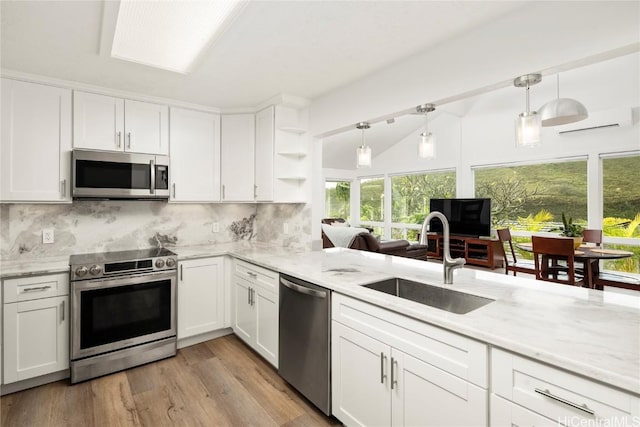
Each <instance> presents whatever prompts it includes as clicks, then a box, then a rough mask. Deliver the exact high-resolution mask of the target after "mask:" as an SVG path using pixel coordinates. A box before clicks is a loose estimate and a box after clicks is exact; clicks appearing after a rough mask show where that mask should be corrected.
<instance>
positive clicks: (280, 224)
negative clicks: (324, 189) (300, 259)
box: [0, 200, 311, 259]
mask: <svg viewBox="0 0 640 427" xmlns="http://www.w3.org/2000/svg"><path fill="white" fill-rule="evenodd" d="M285 223H287V228H288V233H284V224H285ZM47 228H50V229H53V230H54V243H52V244H46V245H45V244H43V243H42V230H43V229H47ZM214 230H217V231H214ZM240 239H253V240H257V241H262V242H269V243H274V244H276V245H280V246H286V247H291V248H294V249H309V248H310V247H311V209H310V207H309V206H308V205H306V204H276V203H274V204H251V203H249V204H239V203H238V204H227V203H224V204H223V203H218V204H170V203H163V202H154V201H112V200H110V201H77V202H73V203H72V204H64V205H44V204H43V205H40V204H3V205H0V255H1V256H2V258H4V259H19V258H36V257H43V256H60V255H68V254H72V253H76V254H77V253H90V252H102V251H116V250H127V249H135V248H146V247H150V246H157V245H162V246H165V247H169V248H170V247H172V246H184V245H197V244H215V243H221V242H230V241H234V240H240Z"/></svg>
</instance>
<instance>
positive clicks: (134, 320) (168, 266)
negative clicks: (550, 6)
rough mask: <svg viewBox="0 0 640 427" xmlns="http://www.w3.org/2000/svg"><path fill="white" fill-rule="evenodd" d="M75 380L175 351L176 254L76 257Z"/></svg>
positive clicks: (73, 293) (73, 284) (73, 274)
mask: <svg viewBox="0 0 640 427" xmlns="http://www.w3.org/2000/svg"><path fill="white" fill-rule="evenodd" d="M69 263H70V266H71V272H70V276H71V382H72V383H76V382H79V381H84V380H88V379H90V378H95V377H98V376H101V375H105V374H109V373H111V372H116V371H120V370H123V369H126V368H129V367H132V366H137V365H141V364H144V363H147V362H151V361H154V360H158V359H163V358H166V357H170V356H174V355H175V354H176V282H177V266H176V264H177V262H176V255H175V254H174V253H173V252H171V251H169V250H166V249H148V250H134V251H120V252H107V253H101V254H84V255H72V256H71V258H70V261H69Z"/></svg>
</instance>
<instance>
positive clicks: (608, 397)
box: [491, 349, 640, 425]
mask: <svg viewBox="0 0 640 427" xmlns="http://www.w3.org/2000/svg"><path fill="white" fill-rule="evenodd" d="M491 366H492V391H493V393H495V394H498V395H500V396H502V397H504V398H506V399H508V400H510V401H512V402H514V403H517V404H518V405H521V406H523V407H525V408H528V409H531V410H532V411H534V412H536V413H538V414H541V415H543V416H545V417H547V418H550V419H552V420H565V419H566V420H569V419H581V418H583V419H586V420H597V419H600V420H614V419H615V420H625V419H626V421H627V424H626V425H631V422H632V419H633V417H638V416H640V397H638V396H634V395H631V394H629V393H625V392H623V391H620V390H617V389H614V388H611V387H607V386H605V385H602V384H600V383H596V382H594V381H590V380H588V379H586V378H582V377H580V376H578V375H574V374H571V373H569V372H565V371H563V370H561V369H557V368H553V367H551V366H547V365H544V364H542V363H538V362H535V361H533V360H530V359H527V358H524V357H520V356H516V355H515V354H512V353H509V352H506V351H503V350H499V349H492V351H491ZM576 417H577V418H576ZM621 425H625V424H624V423H623V424H621Z"/></svg>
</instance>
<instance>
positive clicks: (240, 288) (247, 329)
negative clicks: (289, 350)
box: [232, 260, 280, 367]
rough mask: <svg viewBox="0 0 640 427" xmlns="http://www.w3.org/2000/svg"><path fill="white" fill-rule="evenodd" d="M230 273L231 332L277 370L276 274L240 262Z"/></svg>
mask: <svg viewBox="0 0 640 427" xmlns="http://www.w3.org/2000/svg"><path fill="white" fill-rule="evenodd" d="M233 271H234V272H233V275H232V289H233V291H232V293H233V307H234V315H233V320H232V326H233V331H234V332H235V334H236V335H237V336H238V337H240V339H242V340H243V341H244V342H246V343H247V344H248V345H249V346H250V347H252V348H253V349H254V350H255V351H257V352H258V354H260V355H261V356H262V357H264V358H265V359H266V360H267V361H268V362H269V363H271V364H272V365H273V366H275V367H278V307H279V306H280V304H279V300H278V298H279V292H278V286H279V284H278V273H277V272H275V271H271V270H267V269H265V268H262V267H258V266H256V265H253V264H251V263H247V262H244V261H241V260H235V261H234V270H233Z"/></svg>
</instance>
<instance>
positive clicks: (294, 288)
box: [280, 277, 327, 298]
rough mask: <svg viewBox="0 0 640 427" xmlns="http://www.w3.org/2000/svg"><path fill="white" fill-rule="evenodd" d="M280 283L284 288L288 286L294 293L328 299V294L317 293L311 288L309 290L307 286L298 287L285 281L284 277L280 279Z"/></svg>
mask: <svg viewBox="0 0 640 427" xmlns="http://www.w3.org/2000/svg"><path fill="white" fill-rule="evenodd" d="M280 283H281V284H282V285H283V286H286V287H287V288H289V289H291V290H292V291H296V292H300V293H301V294H306V295H311V296H313V297H317V298H326V297H327V293H326V292H322V291H317V290H315V289H311V288H307V287H305V286H300V285H297V284H295V283H293V282H291V281H289V280H287V279H283V278H282V277H281V278H280Z"/></svg>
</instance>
